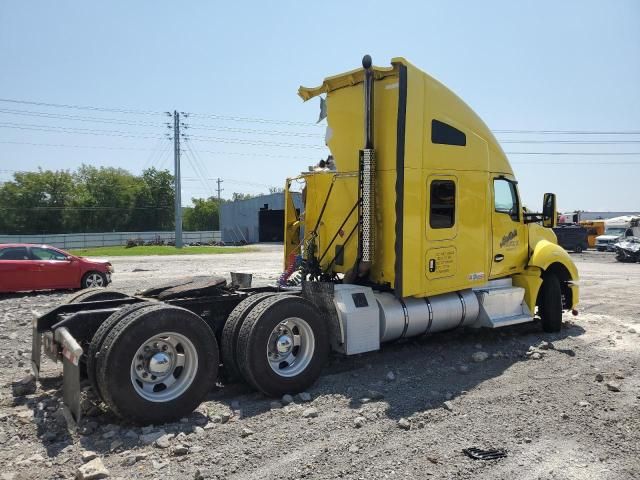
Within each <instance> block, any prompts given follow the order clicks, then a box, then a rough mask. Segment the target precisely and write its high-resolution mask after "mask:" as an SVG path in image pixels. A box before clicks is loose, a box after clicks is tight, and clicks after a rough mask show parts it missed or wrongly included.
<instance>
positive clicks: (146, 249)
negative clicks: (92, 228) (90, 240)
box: [69, 245, 254, 257]
mask: <svg viewBox="0 0 640 480" xmlns="http://www.w3.org/2000/svg"><path fill="white" fill-rule="evenodd" d="M252 251H254V249H253V248H251V247H208V246H200V247H186V246H185V247H184V248H176V247H170V246H166V245H148V246H147V245H144V246H140V247H132V248H125V247H123V246H115V247H95V248H77V249H73V250H69V253H71V254H72V255H76V256H78V257H132V256H137V255H218V254H224V253H246V252H252Z"/></svg>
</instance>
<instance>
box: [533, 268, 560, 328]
mask: <svg viewBox="0 0 640 480" xmlns="http://www.w3.org/2000/svg"><path fill="white" fill-rule="evenodd" d="M537 304H538V314H539V315H540V319H541V320H542V329H543V330H544V331H545V332H547V333H555V332H559V331H560V329H561V328H562V290H561V288H560V280H559V279H558V277H557V276H556V275H554V274H552V273H547V274H546V275H545V276H544V279H543V281H542V287H540V292H539V293H538V302H537Z"/></svg>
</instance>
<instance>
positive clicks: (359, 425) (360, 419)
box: [353, 417, 367, 428]
mask: <svg viewBox="0 0 640 480" xmlns="http://www.w3.org/2000/svg"><path fill="white" fill-rule="evenodd" d="M366 422H367V419H366V418H364V417H356V418H355V420H354V421H353V426H354V427H356V428H362V427H363V426H364V424H365V423H366Z"/></svg>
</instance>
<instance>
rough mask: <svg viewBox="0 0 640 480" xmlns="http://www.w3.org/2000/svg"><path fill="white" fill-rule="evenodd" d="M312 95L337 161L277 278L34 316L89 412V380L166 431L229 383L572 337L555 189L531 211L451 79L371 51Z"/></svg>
mask: <svg viewBox="0 0 640 480" xmlns="http://www.w3.org/2000/svg"><path fill="white" fill-rule="evenodd" d="M299 94H300V96H301V97H302V98H303V99H304V100H309V99H311V98H313V97H316V96H319V95H326V112H327V124H328V126H327V135H326V138H327V145H328V147H329V149H330V150H331V155H332V157H333V158H332V160H331V161H330V162H327V163H326V164H323V165H322V166H319V167H318V168H311V169H310V171H308V172H306V173H302V174H300V175H298V176H296V177H292V178H290V179H288V180H287V182H286V189H285V198H286V210H285V247H284V270H285V273H284V274H283V275H282V277H281V278H280V281H279V285H276V286H272V287H262V288H251V287H246V286H245V287H244V288H240V287H239V286H237V285H226V284H225V281H224V280H223V279H218V278H210V279H193V280H191V281H184V280H183V281H182V282H180V283H178V282H174V283H170V284H166V285H162V286H159V287H157V288H152V289H148V290H146V291H144V292H141V293H140V294H138V295H135V296H129V295H124V294H121V293H118V292H114V291H105V290H97V291H95V290H94V291H88V292H85V293H80V294H79V295H78V296H77V297H76V298H74V299H72V301H71V302H70V303H68V304H65V305H61V306H59V307H57V308H55V309H53V310H51V311H50V312H48V313H46V314H45V315H42V316H40V317H39V318H37V319H35V320H34V332H33V349H32V363H33V370H34V372H35V373H36V374H38V373H39V371H40V352H41V350H42V349H43V348H42V344H44V351H45V352H46V353H47V355H48V356H49V357H50V358H52V359H54V360H60V361H62V362H63V366H64V385H63V390H64V399H65V404H67V405H68V406H69V407H70V408H71V410H72V412H73V414H74V415H75V417H76V418H79V417H80V415H81V408H80V405H81V395H80V382H81V380H83V379H84V378H87V379H88V380H89V382H90V384H91V385H92V387H93V389H94V391H95V393H96V394H97V396H98V397H99V398H100V399H101V400H102V401H103V402H104V403H105V404H106V405H107V406H109V407H110V408H111V409H112V410H113V411H114V412H115V413H116V414H118V415H120V416H122V417H124V418H127V419H130V420H133V421H136V422H140V423H159V422H162V421H167V420H171V419H175V418H179V417H181V416H184V415H185V414H187V413H189V412H190V411H191V410H193V409H194V408H195V407H196V406H197V405H198V404H199V403H200V402H201V401H202V400H203V399H204V398H205V396H206V394H207V392H208V391H209V390H210V389H211V388H212V387H213V386H214V384H215V382H216V381H217V379H218V378H219V377H220V378H221V379H222V381H223V382H231V381H236V380H244V381H246V382H248V383H249V384H250V385H252V386H253V387H255V388H256V389H258V390H260V391H262V392H264V393H265V394H267V395H271V396H278V395H282V394H285V393H296V392H300V391H302V390H304V389H306V388H308V387H309V386H310V385H311V384H312V383H313V382H314V381H315V380H316V379H317V378H318V376H319V375H320V372H321V369H322V367H323V365H324V363H325V361H326V359H327V357H328V355H329V353H330V352H331V351H334V352H339V353H342V354H346V355H353V354H358V353H363V352H369V351H374V350H377V349H379V348H380V346H381V344H383V343H385V342H390V341H393V340H397V339H400V338H406V337H414V336H419V335H425V334H430V333H434V332H438V331H442V330H447V329H452V328H456V327H473V328H479V327H488V328H496V327H501V326H507V325H513V324H517V323H522V322H530V321H533V320H535V319H536V318H539V319H540V321H541V324H542V327H543V329H544V330H545V331H547V332H556V331H558V330H560V328H561V326H562V315H563V311H569V310H573V311H574V313H575V309H576V306H577V303H578V286H577V283H576V282H577V281H578V272H577V270H576V267H575V265H574V264H573V262H572V260H571V259H570V258H569V255H568V254H567V252H566V251H565V250H563V249H562V248H560V247H559V246H558V245H557V243H556V238H555V235H554V234H553V232H552V230H551V227H553V226H555V222H556V218H557V214H556V207H555V196H554V195H553V194H545V196H544V199H543V208H542V213H540V214H537V213H531V212H527V211H525V209H524V208H523V207H522V203H521V201H520V197H519V194H518V183H517V181H516V179H515V177H514V174H513V171H512V169H511V166H510V165H509V161H508V160H507V158H506V156H505V154H504V152H503V151H502V149H501V148H500V145H499V144H498V142H497V141H496V139H495V138H494V136H493V135H492V134H491V131H490V130H489V129H488V128H487V127H486V125H485V124H484V123H483V122H482V121H481V120H480V118H478V116H477V115H476V114H475V113H474V112H473V111H472V110H471V109H470V108H469V107H468V106H467V105H466V104H465V103H464V102H463V101H462V100H460V99H459V98H458V97H457V96H456V95H455V94H453V93H452V92H451V91H450V90H448V89H447V88H446V87H445V86H444V85H442V84H441V83H439V82H438V81H436V80H435V79H434V78H432V77H430V76H429V75H427V74H426V73H424V72H422V71H420V70H419V69H418V68H416V67H414V66H413V65H412V64H410V63H409V62H408V61H406V60H405V59H403V58H395V59H393V60H392V61H391V66H390V67H386V68H382V67H374V66H373V65H372V63H371V59H370V57H368V56H366V57H365V58H364V59H363V68H358V69H356V70H353V71H350V72H346V73H343V74H340V75H336V76H333V77H329V78H327V79H325V80H324V82H323V83H322V85H321V86H319V87H317V88H300V90H299ZM300 184H302V185H303V188H302V190H303V200H304V208H303V209H302V211H300V212H297V211H296V208H295V206H294V204H293V199H292V195H291V192H292V190H293V189H294V187H295V186H297V185H300ZM220 365H222V369H221V370H219V366H220Z"/></svg>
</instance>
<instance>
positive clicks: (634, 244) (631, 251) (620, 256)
mask: <svg viewBox="0 0 640 480" xmlns="http://www.w3.org/2000/svg"><path fill="white" fill-rule="evenodd" d="M613 248H615V252H616V260H617V261H619V262H625V263H635V262H640V237H624V238H622V239H621V240H619V241H618V242H616V243H615V244H614V245H613Z"/></svg>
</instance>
